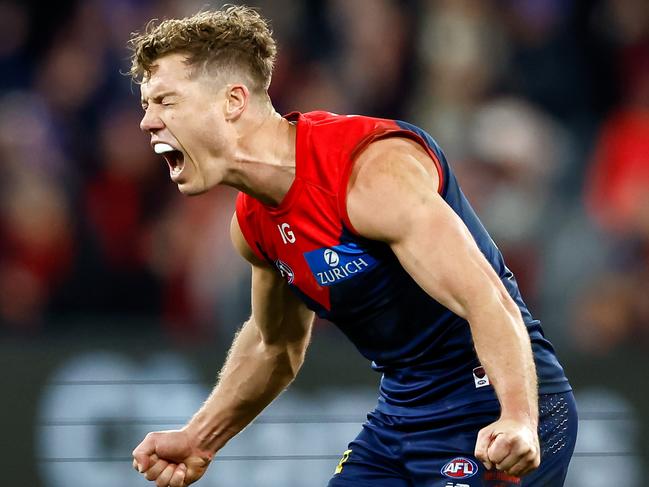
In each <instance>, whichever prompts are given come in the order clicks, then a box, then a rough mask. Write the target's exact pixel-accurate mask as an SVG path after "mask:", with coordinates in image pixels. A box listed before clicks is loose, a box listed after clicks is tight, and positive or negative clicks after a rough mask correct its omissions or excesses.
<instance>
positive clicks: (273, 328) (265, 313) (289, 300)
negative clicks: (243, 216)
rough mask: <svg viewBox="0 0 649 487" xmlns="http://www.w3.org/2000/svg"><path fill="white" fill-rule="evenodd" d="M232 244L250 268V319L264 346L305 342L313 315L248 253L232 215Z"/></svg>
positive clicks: (273, 272) (267, 267) (270, 270)
mask: <svg viewBox="0 0 649 487" xmlns="http://www.w3.org/2000/svg"><path fill="white" fill-rule="evenodd" d="M230 235H231V238H232V243H233V244H234V246H235V248H236V249H237V250H238V251H239V253H240V254H241V255H242V256H243V257H244V258H245V259H246V260H247V261H248V262H249V263H250V265H251V268H252V293H251V295H252V303H251V306H252V318H253V320H254V322H255V324H256V326H257V328H258V329H259V332H260V334H261V337H262V339H263V341H264V342H265V343H267V344H281V343H292V342H297V341H302V340H305V339H308V336H309V334H310V331H311V326H312V324H313V318H314V313H313V312H312V311H311V310H309V309H308V308H307V307H306V306H305V305H304V303H303V302H302V301H300V300H299V299H298V298H297V296H295V294H293V293H292V292H291V290H290V289H289V287H288V284H287V283H286V281H285V280H284V279H283V278H282V277H281V276H280V274H279V273H278V272H277V271H276V270H275V269H274V268H273V267H271V266H270V265H269V264H268V263H267V262H266V261H264V260H261V259H260V258H259V257H257V256H256V254H255V253H254V252H253V251H252V249H251V248H250V246H249V245H248V242H247V241H246V240H245V238H244V236H243V234H242V233H241V229H240V227H239V224H238V222H237V218H236V215H234V216H233V218H232V222H231V225H230Z"/></svg>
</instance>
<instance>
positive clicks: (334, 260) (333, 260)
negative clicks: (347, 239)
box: [324, 249, 340, 267]
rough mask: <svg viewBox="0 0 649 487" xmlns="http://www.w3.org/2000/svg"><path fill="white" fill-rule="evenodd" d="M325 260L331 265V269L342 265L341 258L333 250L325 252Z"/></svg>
mask: <svg viewBox="0 0 649 487" xmlns="http://www.w3.org/2000/svg"><path fill="white" fill-rule="evenodd" d="M324 260H325V262H326V263H327V264H329V267H336V266H337V265H338V264H339V263H340V257H338V254H337V253H336V252H335V251H333V250H331V249H327V250H325V251H324Z"/></svg>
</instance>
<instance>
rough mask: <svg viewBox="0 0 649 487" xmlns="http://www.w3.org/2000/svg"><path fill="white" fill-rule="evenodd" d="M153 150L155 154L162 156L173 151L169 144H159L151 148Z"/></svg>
mask: <svg viewBox="0 0 649 487" xmlns="http://www.w3.org/2000/svg"><path fill="white" fill-rule="evenodd" d="M153 150H154V151H155V153H156V154H164V153H165V152H169V151H172V150H174V148H173V147H171V146H170V145H169V144H164V143H162V142H160V143H158V144H156V145H155V146H154V147H153Z"/></svg>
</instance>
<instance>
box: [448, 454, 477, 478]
mask: <svg viewBox="0 0 649 487" xmlns="http://www.w3.org/2000/svg"><path fill="white" fill-rule="evenodd" d="M440 472H441V473H442V475H444V476H446V477H449V478H452V479H466V478H468V477H473V476H474V475H475V474H476V473H478V464H477V463H476V462H474V461H473V460H469V459H468V458H464V457H457V458H454V459H453V460H451V461H450V462H448V463H447V464H446V465H444V466H443V467H442V470H440Z"/></svg>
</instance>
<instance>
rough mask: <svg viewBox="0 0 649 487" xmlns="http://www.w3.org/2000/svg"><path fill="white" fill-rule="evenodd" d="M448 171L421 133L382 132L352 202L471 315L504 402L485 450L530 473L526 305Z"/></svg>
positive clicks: (498, 461) (365, 226) (480, 452)
mask: <svg viewBox="0 0 649 487" xmlns="http://www.w3.org/2000/svg"><path fill="white" fill-rule="evenodd" d="M438 185H439V175H438V174H437V171H436V169H435V166H434V163H433V161H432V160H431V159H430V157H429V156H428V154H427V153H426V152H425V151H424V150H423V148H422V147H420V146H419V145H418V144H417V143H415V142H413V141H410V140H407V139H401V138H390V139H384V140H380V141H377V142H374V143H372V144H370V145H369V146H368V148H367V149H365V150H364V151H363V152H362V153H361V154H360V155H359V156H358V158H357V160H356V161H355V163H354V167H353V169H352V173H351V177H350V180H349V184H348V188H347V211H348V215H349V219H350V221H351V223H352V225H353V226H354V227H355V229H356V230H357V231H358V232H359V233H360V234H361V235H363V236H364V237H367V238H370V239H374V240H380V241H384V242H386V243H388V244H389V245H390V247H391V249H392V250H393V252H394V253H395V255H396V256H397V258H398V259H399V261H400V263H401V264H402V265H403V267H404V268H405V270H406V271H407V272H408V273H409V274H410V275H411V276H412V278H413V279H414V280H415V281H416V282H417V283H418V284H419V285H420V286H421V287H422V289H424V290H425V291H426V292H427V293H428V294H429V295H430V296H431V297H433V298H434V299H435V300H437V301H438V302H439V303H441V304H442V305H444V306H445V307H447V308H448V309H450V310H451V311H453V312H454V313H455V314H457V315H459V316H461V317H463V318H465V319H466V320H467V321H468V322H469V325H470V327H471V333H472V336H473V341H474V345H475V349H476V352H477V355H478V358H479V359H480V362H481V364H482V365H483V366H484V368H485V370H486V372H487V374H488V376H489V379H490V381H491V383H492V384H493V386H494V388H495V391H496V394H497V396H498V399H499V401H500V405H501V416H500V419H499V420H498V421H497V422H495V423H493V424H491V425H489V426H487V427H485V428H484V429H482V430H481V431H480V433H479V435H478V439H477V443H476V451H475V455H476V457H477V458H478V459H480V460H481V461H482V462H483V463H484V464H485V466H486V467H487V468H488V469H489V468H492V466H495V467H496V468H497V469H498V470H501V471H504V472H506V473H508V474H510V475H516V476H520V475H524V474H526V473H528V472H530V471H531V470H533V469H535V468H536V467H538V465H539V463H540V453H539V443H538V436H537V424H538V392H537V384H536V370H535V366H534V360H533V355H532V349H531V345H530V339H529V335H528V332H527V329H526V327H525V325H524V323H523V320H522V318H521V314H520V310H519V308H518V306H517V305H516V303H515V302H514V301H513V299H512V298H511V297H510V295H509V294H508V293H507V290H506V289H505V287H504V285H503V283H502V282H501V281H500V278H499V277H498V275H497V274H496V272H495V271H494V269H493V268H492V267H491V265H490V264H489V262H488V261H487V259H486V258H485V257H484V255H483V254H482V252H481V251H480V249H479V248H478V246H477V244H476V242H475V240H474V239H473V237H472V235H471V234H470V232H469V230H468V229H467V228H466V226H465V225H464V223H463V222H462V220H461V219H460V218H459V217H458V216H457V215H456V213H455V212H454V211H453V210H452V209H451V208H450V207H449V206H448V204H447V203H446V202H445V201H444V199H443V198H442V197H441V196H440V195H439V193H438Z"/></svg>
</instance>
